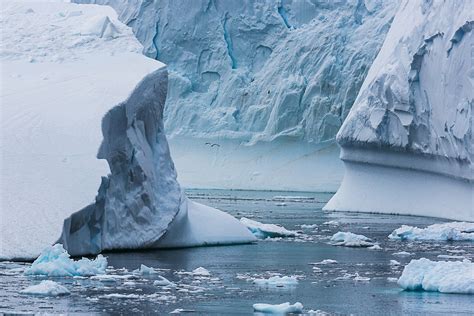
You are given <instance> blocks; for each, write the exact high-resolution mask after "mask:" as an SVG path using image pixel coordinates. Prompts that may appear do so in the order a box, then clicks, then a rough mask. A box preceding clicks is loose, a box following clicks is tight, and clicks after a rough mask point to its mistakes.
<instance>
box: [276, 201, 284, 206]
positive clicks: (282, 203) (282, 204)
mask: <svg viewBox="0 0 474 316" xmlns="http://www.w3.org/2000/svg"><path fill="white" fill-rule="evenodd" d="M275 205H276V206H286V203H285V202H279V203H275Z"/></svg>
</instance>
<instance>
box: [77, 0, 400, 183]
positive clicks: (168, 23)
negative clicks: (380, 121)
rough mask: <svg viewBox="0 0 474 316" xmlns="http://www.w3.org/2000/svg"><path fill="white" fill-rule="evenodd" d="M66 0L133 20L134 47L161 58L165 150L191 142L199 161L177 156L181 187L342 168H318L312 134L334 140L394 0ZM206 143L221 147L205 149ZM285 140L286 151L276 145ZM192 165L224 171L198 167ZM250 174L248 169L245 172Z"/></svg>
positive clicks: (332, 175) (299, 178)
mask: <svg viewBox="0 0 474 316" xmlns="http://www.w3.org/2000/svg"><path fill="white" fill-rule="evenodd" d="M75 2H87V3H90V2H93V3H101V4H104V3H105V4H110V5H111V6H112V7H114V8H115V9H116V10H117V12H118V13H119V17H120V19H121V20H122V21H123V22H124V23H126V24H127V25H129V26H131V27H132V28H133V30H134V33H135V34H136V36H137V38H138V39H139V40H140V42H141V43H143V45H144V47H145V49H144V53H145V54H146V55H148V56H150V57H153V58H156V59H158V60H160V61H163V62H164V63H166V64H167V65H168V66H169V71H170V77H169V95H168V100H167V104H166V111H165V128H166V130H167V133H168V135H169V136H171V139H170V146H171V149H172V151H173V152H181V151H183V150H186V149H187V147H186V145H188V144H199V145H201V144H202V145H203V146H202V147H199V146H197V145H194V146H193V148H194V149H196V150H197V151H198V155H199V156H198V158H199V162H200V163H201V164H200V165H199V168H195V165H194V164H193V163H190V162H189V159H180V157H181V155H177V158H176V161H175V162H176V165H177V167H178V169H179V170H180V181H182V183H183V184H184V185H185V186H188V187H189V186H190V187H216V186H220V187H226V188H252V189H255V188H265V189H300V190H335V189H336V188H337V186H338V185H339V183H340V180H341V178H342V173H343V172H342V168H341V167H342V166H341V165H340V164H339V163H332V164H331V171H326V170H325V169H324V168H323V167H319V166H322V165H327V163H326V159H325V157H327V152H325V151H324V148H321V147H322V146H320V144H321V143H324V142H327V141H329V142H334V138H335V135H336V132H337V130H338V129H339V127H340V126H341V124H342V122H343V120H344V118H345V117H346V116H347V114H348V112H349V109H350V107H351V105H352V104H353V102H354V100H355V98H356V96H357V93H358V91H359V88H360V86H361V85H362V82H363V80H364V78H365V76H366V74H367V71H368V69H369V67H370V65H371V63H372V61H373V59H374V58H375V56H376V54H377V51H378V50H379V48H380V46H381V44H382V42H383V39H384V37H385V34H386V32H387V31H388V27H389V25H390V22H391V19H392V18H393V15H394V13H395V10H396V8H397V5H398V1H381V0H370V1H368V0H367V1H356V0H351V1H324V2H317V1H304V0H295V1H294V0H285V1H273V0H266V1H252V0H246V1H222V0H215V1H214V0H197V1H182V0H181V1H158V0H154V1H143V0H137V1H131V0H119V1H117V0H75ZM277 140H278V142H277ZM206 142H209V143H217V144H220V145H221V147H220V148H219V151H218V152H216V150H214V149H216V148H208V147H207V146H205V143H206ZM261 142H270V143H271V144H275V145H274V146H271V145H267V144H262V143H261ZM282 143H283V144H282ZM308 143H310V144H311V145H308ZM243 144H246V145H250V146H243ZM287 145H288V146H290V147H291V150H286V151H285V149H284V148H285V147H284V146H287ZM312 145H314V146H312ZM196 147H197V148H196ZM269 147H272V148H270V150H269ZM183 148H184V149H183ZM236 151H238V152H239V154H238V155H235V152H236ZM273 151H276V153H275V154H273V153H274V152H273ZM333 151H334V153H333V154H332V153H331V155H330V156H329V157H330V159H331V160H332V161H335V160H336V159H337V158H336V156H337V155H338V151H337V150H336V149H335V148H333ZM321 156H322V157H323V158H322V159H321V158H320V157H321ZM262 157H263V158H262ZM266 157H268V158H266ZM262 159H265V160H266V163H265V165H264V166H262ZM242 161H245V164H243V163H242ZM221 162H222V163H225V164H226V166H228V167H227V168H225V167H224V168H222V167H221ZM294 162H303V164H305V165H307V164H312V165H313V166H318V167H315V168H314V169H313V168H301V167H300V166H301V165H300V164H297V163H294ZM266 166H268V167H266ZM282 166H284V167H285V169H286V170H288V173H289V174H292V175H293V176H285V177H281V180H280V179H278V180H277V181H275V182H273V181H272V179H275V177H279V176H278V173H276V172H272V170H269V169H272V168H273V169H278V170H280V169H282V168H281V167H282ZM202 170H206V171H207V170H215V173H216V174H222V173H224V174H225V177H220V178H218V177H215V176H213V174H212V175H211V177H208V175H207V174H206V173H205V172H200V171H202ZM305 171H306V174H305ZM254 172H257V173H259V177H257V178H256V177H253V176H251V174H253V173H254ZM308 172H309V174H308ZM191 173H192V174H193V175H194V177H191V176H188V175H190V174H191ZM241 175H243V176H242V177H241ZM305 175H306V177H305ZM305 178H306V179H311V181H306V180H305ZM323 179H331V180H329V181H328V180H323Z"/></svg>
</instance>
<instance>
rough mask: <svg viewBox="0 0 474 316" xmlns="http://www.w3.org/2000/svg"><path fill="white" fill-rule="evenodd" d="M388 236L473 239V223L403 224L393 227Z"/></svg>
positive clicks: (408, 238)
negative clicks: (415, 225) (416, 225)
mask: <svg viewBox="0 0 474 316" xmlns="http://www.w3.org/2000/svg"><path fill="white" fill-rule="evenodd" d="M388 238H390V239H400V240H433V241H437V240H439V241H474V223H468V222H451V223H443V224H433V225H430V226H428V227H426V228H418V227H413V226H408V225H403V226H401V227H400V228H397V229H395V230H394V231H393V232H392V233H391V234H390V235H389V236H388Z"/></svg>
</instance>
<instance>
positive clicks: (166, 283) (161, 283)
mask: <svg viewBox="0 0 474 316" xmlns="http://www.w3.org/2000/svg"><path fill="white" fill-rule="evenodd" d="M153 285H155V286H173V287H174V286H176V284H174V283H173V282H171V281H170V280H168V279H167V278H165V277H162V276H161V275H160V276H158V280H156V281H154V282H153Z"/></svg>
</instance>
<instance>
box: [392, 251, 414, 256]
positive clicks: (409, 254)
mask: <svg viewBox="0 0 474 316" xmlns="http://www.w3.org/2000/svg"><path fill="white" fill-rule="evenodd" d="M392 255H394V256H398V257H408V256H413V254H412V253H410V252H408V251H399V252H394V253H392Z"/></svg>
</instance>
